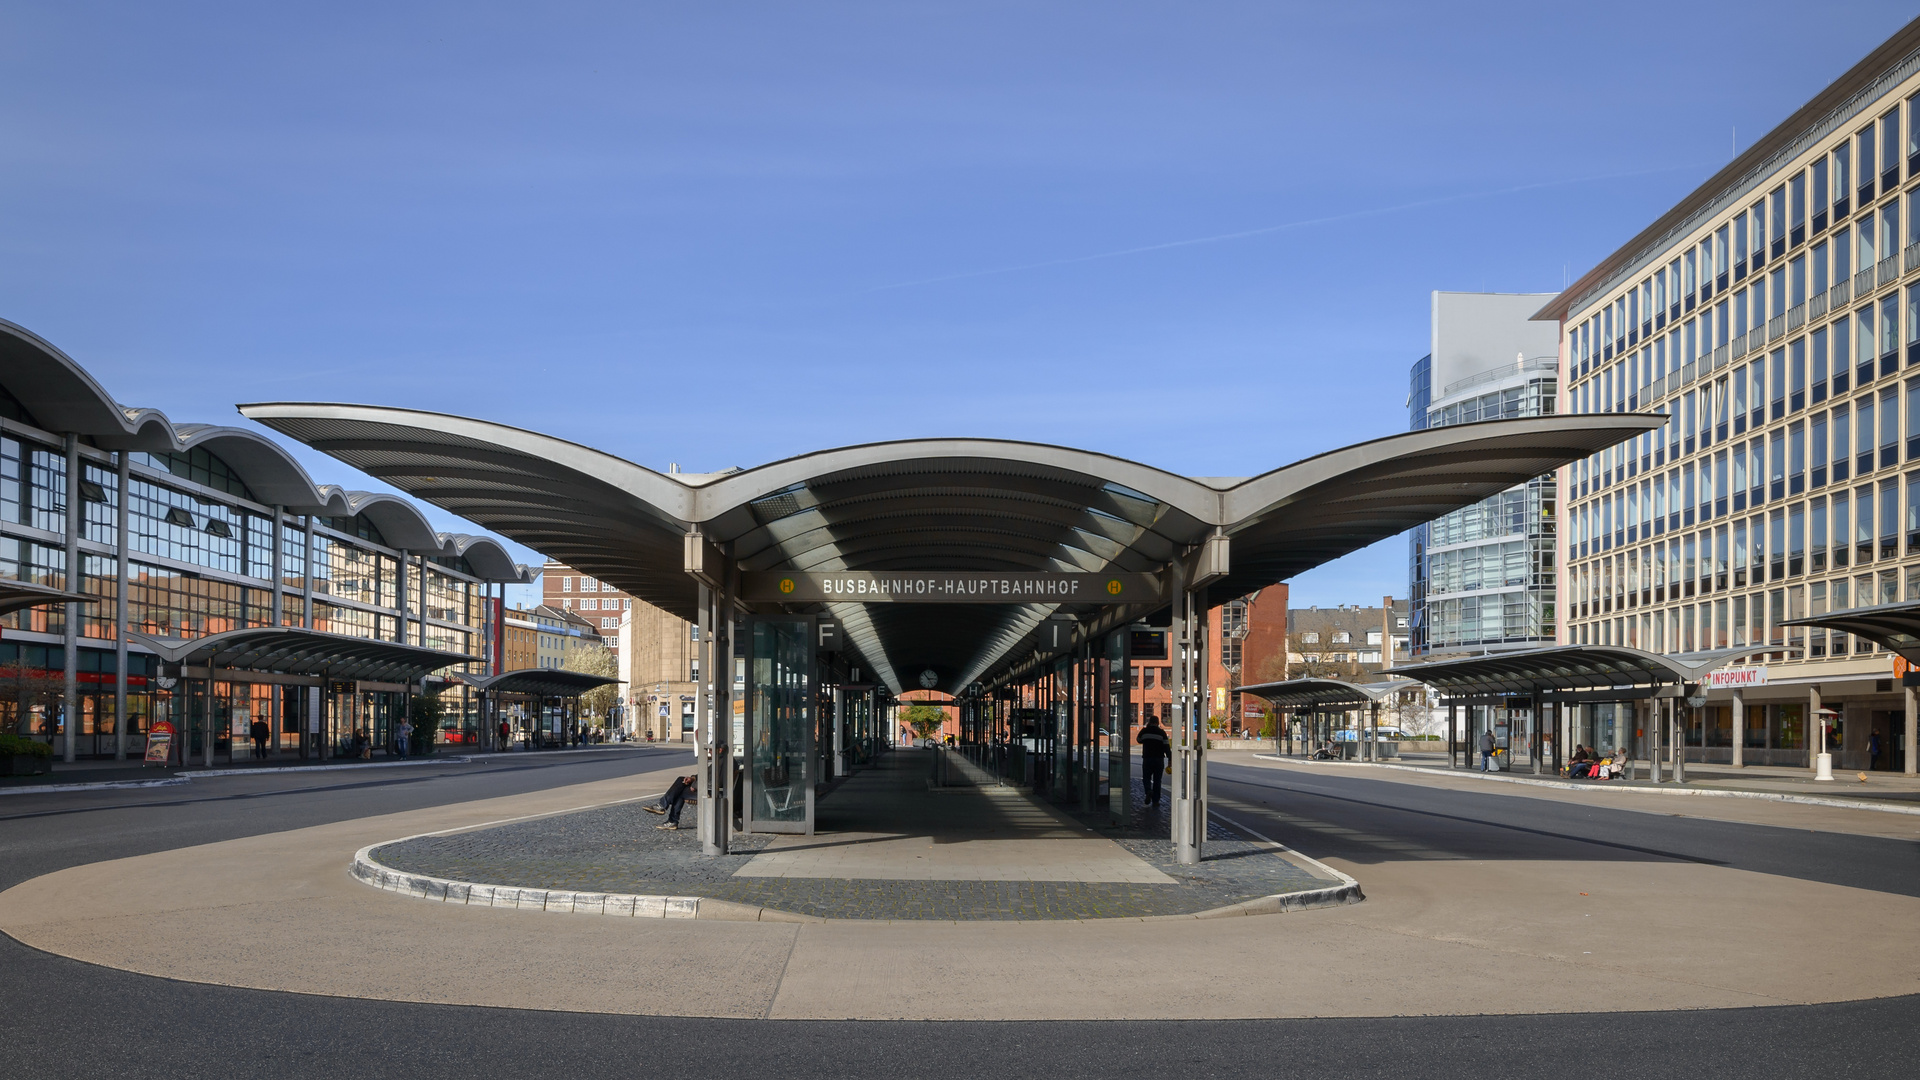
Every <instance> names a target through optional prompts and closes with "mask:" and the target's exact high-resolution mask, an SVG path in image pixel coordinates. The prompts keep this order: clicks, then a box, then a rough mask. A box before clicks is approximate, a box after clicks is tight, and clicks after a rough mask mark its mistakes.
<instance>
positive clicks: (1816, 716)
mask: <svg viewBox="0 0 1920 1080" xmlns="http://www.w3.org/2000/svg"><path fill="white" fill-rule="evenodd" d="M1802 737H1803V738H1804V739H1805V740H1806V744H1807V771H1808V772H1818V771H1819V769H1820V753H1821V751H1823V750H1825V749H1826V748H1827V746H1826V743H1827V737H1826V729H1825V725H1824V723H1823V722H1822V721H1821V719H1820V687H1819V686H1817V685H1816V686H1809V687H1807V722H1806V724H1805V725H1804V726H1803V728H1802Z"/></svg>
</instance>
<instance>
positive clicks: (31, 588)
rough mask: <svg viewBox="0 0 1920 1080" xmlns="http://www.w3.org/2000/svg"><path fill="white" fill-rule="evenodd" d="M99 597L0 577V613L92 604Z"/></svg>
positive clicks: (8, 613) (97, 600) (6, 613)
mask: <svg viewBox="0 0 1920 1080" xmlns="http://www.w3.org/2000/svg"><path fill="white" fill-rule="evenodd" d="M99 599H100V598H99V597H97V596H88V595H87V594H86V593H71V592H67V591H66V590H64V589H56V588H54V587H53V586H51V585H35V584H34V583H33V582H31V581H18V580H15V579H13V578H0V615H10V614H12V613H14V612H16V611H20V610H23V609H25V608H32V607H50V606H52V605H54V604H69V603H71V604H92V603H97V602H99Z"/></svg>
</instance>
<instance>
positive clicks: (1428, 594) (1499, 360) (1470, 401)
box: [1402, 292, 1559, 659]
mask: <svg viewBox="0 0 1920 1080" xmlns="http://www.w3.org/2000/svg"><path fill="white" fill-rule="evenodd" d="M1552 298H1553V294H1551V293H1458V292H1436V293H1434V294H1433V315H1432V323H1431V330H1430V341H1429V349H1428V352H1427V355H1426V356H1423V357H1421V358H1420V360H1419V361H1418V362H1416V363H1415V364H1414V365H1413V371H1412V375H1411V378H1410V380H1409V392H1408V395H1407V411H1408V417H1407V419H1408V424H1409V426H1410V427H1411V429H1412V430H1414V431H1421V430H1424V429H1426V428H1435V427H1446V426H1448V425H1451V424H1465V423H1472V422H1473V421H1476V420H1496V419H1503V418H1507V419H1510V418H1513V417H1516V416H1545V415H1549V414H1551V413H1553V412H1554V410H1555V408H1556V405H1557V398H1558V395H1559V372H1558V370H1557V369H1558V366H1559V341H1558V335H1557V333H1556V332H1555V330H1554V328H1553V327H1552V326H1550V325H1546V324H1542V323H1539V322H1535V321H1532V319H1533V315H1534V313H1535V312H1537V311H1539V310H1540V305H1542V304H1544V303H1546V302H1547V301H1549V300H1551V299H1552ZM1554 504H1555V485H1554V477H1552V476H1551V475H1548V476H1541V477H1536V478H1535V479H1533V480H1529V481H1528V482H1526V483H1524V484H1521V485H1518V486H1516V487H1514V488H1511V489H1509V490H1507V491H1503V492H1501V493H1500V494H1498V495H1495V496H1493V497H1492V498H1489V499H1486V500H1483V501H1481V502H1479V503H1476V504H1474V505H1473V506H1469V507H1467V508H1465V509H1463V510H1455V511H1454V512H1453V513H1451V514H1447V515H1445V516H1444V517H1441V518H1439V519H1437V520H1435V521H1433V522H1431V523H1429V524H1426V525H1421V526H1419V527H1418V528H1415V529H1414V530H1413V531H1412V532H1411V533H1410V534H1409V538H1408V575H1407V577H1408V597H1409V604H1410V612H1411V614H1410V616H1409V622H1410V626H1409V642H1408V644H1409V648H1410V652H1411V656H1412V657H1414V658H1417V659H1434V658H1438V657H1441V656H1445V655H1448V654H1456V653H1485V652H1500V651H1505V650H1512V649H1529V648H1538V647H1539V646H1541V645H1546V644H1550V643H1551V642H1552V641H1553V640H1554V616H1555V610H1554V587H1555V574H1554V565H1555V564H1554V523H1555V522H1554ZM1405 658H1406V657H1405V656H1403V657H1402V659H1405Z"/></svg>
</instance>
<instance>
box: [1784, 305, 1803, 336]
mask: <svg viewBox="0 0 1920 1080" xmlns="http://www.w3.org/2000/svg"><path fill="white" fill-rule="evenodd" d="M1805 325H1807V305H1805V304H1795V305H1793V309H1792V310H1790V311H1788V312H1787V329H1788V330H1789V331H1793V330H1798V329H1800V328H1801V327H1803V326H1805Z"/></svg>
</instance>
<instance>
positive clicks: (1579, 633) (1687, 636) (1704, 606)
mask: <svg viewBox="0 0 1920 1080" xmlns="http://www.w3.org/2000/svg"><path fill="white" fill-rule="evenodd" d="M1905 581H1906V591H1905V595H1906V598H1907V599H1908V600H1920V567H1910V568H1908V569H1907V571H1906V579H1905ZM1900 598H1901V571H1900V570H1898V569H1892V570H1881V571H1878V572H1877V573H1867V574H1855V575H1852V576H1850V577H1837V578H1833V579H1831V580H1828V581H1815V582H1809V583H1807V584H1803V585H1788V586H1782V587H1780V588H1775V589H1764V590H1756V591H1753V592H1747V593H1741V594H1738V595H1734V596H1727V597H1722V598H1719V599H1715V600H1702V601H1701V602H1699V603H1695V604H1677V605H1674V606H1672V607H1668V608H1666V609H1664V610H1661V611H1651V612H1642V613H1640V614H1638V615H1625V616H1621V617H1618V618H1611V619H1598V620H1595V621H1591V622H1581V623H1579V624H1578V625H1576V626H1575V627H1574V633H1573V637H1574V639H1575V641H1576V643H1578V644H1595V645H1626V646H1628V647H1629V648H1636V649H1647V650H1649V651H1652V652H1677V653H1687V652H1696V651H1702V650H1707V649H1727V648H1739V647H1743V646H1745V647H1755V646H1760V647H1764V646H1768V645H1778V646H1780V647H1781V648H1782V649H1802V650H1804V654H1805V655H1806V656H1807V657H1809V658H1812V659H1823V658H1835V657H1844V656H1850V655H1852V656H1861V655H1868V654H1872V653H1874V652H1877V651H1879V649H1878V646H1876V645H1874V644H1873V643H1872V642H1870V641H1867V640H1865V639H1859V638H1853V637H1851V636H1850V635H1848V634H1845V633H1842V632H1840V631H1837V630H1826V629H1823V628H1820V627H1805V626H1788V625H1786V624H1787V623H1788V622H1791V621H1793V620H1797V619H1803V618H1808V617H1811V616H1818V615H1825V614H1828V613H1830V612H1834V611H1844V610H1847V609H1848V608H1854V607H1869V606H1873V605H1876V604H1890V603H1894V602H1896V601H1898V600H1899V599H1900Z"/></svg>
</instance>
